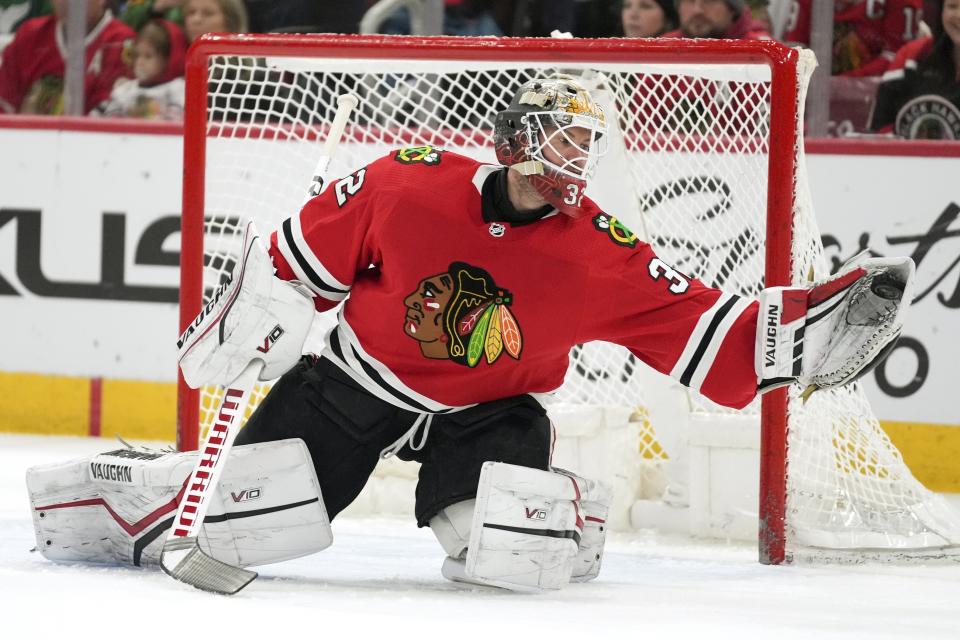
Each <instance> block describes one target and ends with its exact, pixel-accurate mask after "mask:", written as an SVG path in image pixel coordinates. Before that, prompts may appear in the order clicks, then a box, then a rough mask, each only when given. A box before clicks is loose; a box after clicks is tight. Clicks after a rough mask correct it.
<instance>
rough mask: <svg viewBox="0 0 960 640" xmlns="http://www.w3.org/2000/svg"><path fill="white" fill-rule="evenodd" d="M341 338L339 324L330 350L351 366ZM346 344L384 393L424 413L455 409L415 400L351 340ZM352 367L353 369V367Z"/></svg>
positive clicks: (333, 335) (331, 335)
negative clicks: (375, 366) (429, 404)
mask: <svg viewBox="0 0 960 640" xmlns="http://www.w3.org/2000/svg"><path fill="white" fill-rule="evenodd" d="M341 340H343V338H342V337H341V336H340V327H339V326H337V327H334V329H333V331H332V332H331V333H330V340H329V341H328V342H329V344H330V350H331V351H333V353H334V355H335V356H337V358H339V359H340V361H341V362H343V363H344V364H345V365H346V366H347V367H350V363H349V362H347V359H346V357H344V355H343V345H342V344H341V342H340V341H341ZM346 344H347V346H348V347H349V348H350V353H351V354H353V357H354V358H356V359H357V362H359V363H360V366H361V367H363V372H364V373H365V374H366V376H367V378H368V379H369V380H370V381H371V382H373V383H374V384H376V385H377V386H378V387H380V389H382V390H383V392H384V393H386V394H387V395H389V396H390V397H391V398H393V399H394V400H397V401H400V402H402V403H403V404H405V405H407V406H408V407H411V408H412V409H413V410H417V411H420V412H422V413H448V412H450V411H453V409H452V408H447V409H440V410H433V409H430V408H429V407H427V406H426V405H424V404H423V403H421V402H418V401H417V400H414V399H413V398H411V397H410V396H408V395H407V394H405V393H403V392H402V391H400V390H398V389H396V388H395V387H393V386H392V385H390V383H388V382H387V381H386V380H384V379H383V376H382V375H380V372H379V371H377V370H376V369H375V368H374V367H373V365H371V364H370V363H369V362H367V361H366V360H364V359H363V356H361V355H360V354H359V353H358V352H357V350H356V349H355V348H354V347H353V345H351V344H350V342H349V341H346ZM350 368H351V369H352V367H350ZM384 400H387V402H390V400H389V399H387V398H384ZM391 404H394V403H393V402H391Z"/></svg>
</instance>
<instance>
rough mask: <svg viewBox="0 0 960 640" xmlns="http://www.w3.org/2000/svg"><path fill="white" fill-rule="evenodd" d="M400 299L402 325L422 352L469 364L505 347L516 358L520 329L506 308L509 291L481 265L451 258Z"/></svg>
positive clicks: (494, 357)
mask: <svg viewBox="0 0 960 640" xmlns="http://www.w3.org/2000/svg"><path fill="white" fill-rule="evenodd" d="M403 304H404V307H406V314H405V316H404V320H403V331H404V333H406V334H407V336H409V337H411V338H413V339H414V340H416V341H417V342H418V343H420V352H421V353H422V354H423V355H424V357H426V358H430V359H433V360H451V361H452V362H455V363H457V364H462V365H466V366H468V367H471V368H473V367H476V366H477V365H478V364H480V362H481V361H482V360H484V359H485V360H486V361H487V364H493V363H494V362H496V361H497V360H498V359H499V358H500V356H502V355H503V354H504V353H506V354H507V355H508V356H510V357H511V358H513V359H514V360H519V359H520V353H521V351H523V334H522V332H521V331H520V324H519V323H518V322H517V319H516V318H515V317H514V315H513V312H512V311H511V310H510V307H511V306H512V305H513V295H512V294H511V293H510V292H509V291H507V290H506V289H504V288H503V287H499V286H497V284H496V283H495V282H494V281H493V278H492V277H491V276H490V274H489V273H487V271H486V270H484V269H481V268H480V267H475V266H473V265H469V264H466V263H464V262H454V263H453V264H451V265H450V268H449V269H448V270H447V271H445V272H443V273H438V274H435V275H431V276H427V277H426V278H424V279H423V280H421V281H420V283H419V284H418V285H417V288H416V289H415V290H414V291H413V292H412V293H410V295H408V296H407V297H406V298H405V299H404V301H403Z"/></svg>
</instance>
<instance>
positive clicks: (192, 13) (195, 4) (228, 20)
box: [183, 0, 250, 43]
mask: <svg viewBox="0 0 960 640" xmlns="http://www.w3.org/2000/svg"><path fill="white" fill-rule="evenodd" d="M183 31H184V34H185V35H186V36H187V43H191V42H193V41H194V40H196V39H197V38H199V37H200V36H202V35H203V34H205V33H249V31H250V27H249V22H248V19H247V8H246V7H244V6H243V1H242V0H186V2H184V3H183Z"/></svg>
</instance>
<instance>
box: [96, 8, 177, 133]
mask: <svg viewBox="0 0 960 640" xmlns="http://www.w3.org/2000/svg"><path fill="white" fill-rule="evenodd" d="M186 54H187V41H186V38H185V37H184V36H183V32H182V31H181V30H180V27H178V26H177V25H176V24H174V23H172V22H170V21H169V20H162V19H159V18H154V19H153V20H150V21H149V22H147V23H146V24H145V25H143V27H141V28H140V31H138V32H137V38H136V40H134V42H133V76H134V77H133V78H132V79H130V78H121V79H120V80H117V84H116V86H115V87H114V88H113V92H112V93H111V94H110V100H108V101H107V102H106V103H104V104H102V105H101V106H99V107H98V108H97V110H96V111H95V113H101V114H103V115H105V116H118V117H132V118H149V119H154V120H179V119H180V118H182V117H183V103H184V79H183V62H184V58H185V57H186Z"/></svg>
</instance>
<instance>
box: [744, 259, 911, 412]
mask: <svg viewBox="0 0 960 640" xmlns="http://www.w3.org/2000/svg"><path fill="white" fill-rule="evenodd" d="M913 282H914V263H913V260H911V259H910V258H870V259H863V258H862V256H857V257H855V258H854V259H853V260H851V261H850V262H848V263H847V264H846V265H844V267H843V268H841V270H840V272H839V273H837V275H835V276H833V277H832V278H830V279H828V280H826V281H823V282H820V283H818V284H816V285H814V286H813V287H811V288H809V289H801V288H791V287H771V288H769V289H764V290H763V291H762V292H761V293H760V309H759V317H758V319H757V347H756V352H755V363H756V369H757V374H758V376H759V384H758V390H759V391H760V392H761V393H763V392H766V391H769V390H771V389H776V388H778V387H782V386H785V385H788V384H790V383H791V382H794V381H797V382H799V383H800V384H801V385H803V386H805V387H807V389H808V390H815V389H825V388H830V387H837V386H841V385H844V384H847V383H850V382H853V381H854V380H856V379H857V378H859V377H860V376H862V375H863V374H865V373H867V372H868V371H869V370H870V369H872V368H873V367H874V366H876V365H877V364H878V363H880V362H881V361H882V360H883V359H884V358H885V357H886V355H887V354H888V353H889V352H890V350H891V349H892V348H893V346H894V345H895V344H896V341H897V339H898V338H899V337H900V331H901V329H902V328H903V315H904V312H905V311H906V308H907V307H908V306H909V304H910V301H911V300H912V299H913V287H914V285H913Z"/></svg>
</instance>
